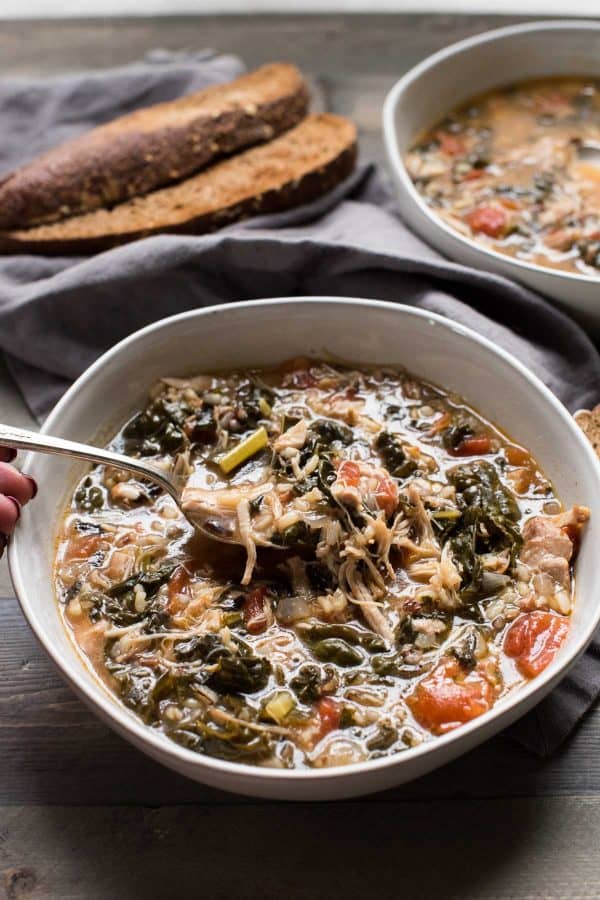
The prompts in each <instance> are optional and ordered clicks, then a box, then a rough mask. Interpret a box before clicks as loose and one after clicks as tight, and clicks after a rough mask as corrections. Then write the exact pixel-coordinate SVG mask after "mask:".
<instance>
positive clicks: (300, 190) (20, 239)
mask: <svg viewBox="0 0 600 900" xmlns="http://www.w3.org/2000/svg"><path fill="white" fill-rule="evenodd" d="M320 123H322V125H323V128H324V140H325V141H327V142H331V140H332V133H336V132H338V134H339V143H340V146H339V148H338V149H337V150H336V151H333V152H332V154H331V155H330V157H329V158H328V159H327V160H326V161H325V162H323V161H319V162H318V163H316V164H315V166H314V168H310V167H309V166H307V165H306V164H304V169H305V171H304V172H303V174H302V175H301V177H298V176H297V175H295V174H294V172H293V171H292V164H293V162H294V159H293V153H294V147H295V146H301V138H302V134H303V131H302V130H303V128H304V129H306V130H308V129H309V128H310V129H311V130H313V129H314V128H315V127H316V128H318V127H319V125H320ZM325 125H327V128H325ZM313 139H314V138H313ZM278 142H279V143H280V144H283V143H285V149H286V151H288V153H289V154H290V159H289V164H290V169H289V173H290V174H289V176H287V177H285V178H280V179H278V180H277V181H276V182H275V181H273V183H271V184H269V185H268V186H265V189H264V190H261V191H260V192H257V193H256V194H253V195H252V196H247V197H244V198H243V199H241V200H239V201H237V202H233V203H229V204H224V205H223V207H221V208H219V209H218V210H211V211H210V212H207V213H198V214H194V213H193V211H192V210H190V215H189V218H186V219H185V221H179V222H177V223H165V222H163V223H160V222H158V223H157V222H155V223H153V224H152V225H151V226H149V227H141V228H139V229H134V230H128V231H127V232H125V233H114V232H113V233H108V231H107V233H105V234H96V235H93V236H89V235H88V236H86V235H85V234H82V235H81V236H80V237H77V238H73V237H66V238H65V237H62V238H61V237H59V236H57V237H56V238H54V237H53V234H52V232H54V231H56V232H57V235H59V234H60V229H61V226H62V225H63V223H60V222H59V223H56V225H49V226H45V227H43V228H41V229H40V231H43V236H42V235H40V236H38V237H36V236H35V235H34V234H33V232H35V231H36V229H33V230H32V234H31V235H28V234H27V231H21V232H19V233H18V234H15V233H13V234H7V233H4V234H2V235H0V252H2V253H5V254H7V253H42V254H46V255H68V254H88V253H95V252H98V251H102V250H107V249H110V248H112V247H116V246H119V245H121V244H124V243H128V242H130V241H134V240H139V239H140V238H144V237H148V236H150V235H153V234H160V233H164V234H207V233H209V232H212V231H216V230H217V229H219V228H222V227H224V226H225V225H229V224H231V223H232V222H236V221H239V220H240V219H244V218H248V217H249V216H255V215H263V214H266V213H275V212H282V211H284V210H287V209H291V208H293V207H296V206H302V205H304V204H306V203H310V202H311V201H313V200H315V199H317V198H318V197H320V196H322V195H323V194H325V193H327V192H328V191H330V190H331V189H332V188H334V187H335V186H336V185H337V184H339V183H340V182H341V181H343V180H344V179H345V178H347V177H348V176H349V175H350V174H351V172H352V171H353V169H354V167H355V164H356V158H357V145H356V131H355V129H354V126H353V125H352V123H350V122H348V120H346V119H343V118H341V117H339V116H332V115H330V114H322V115H320V116H310V117H309V118H308V119H305V120H304V123H301V124H300V125H298V126H296V128H295V129H294V131H292V132H290V135H289V138H288V137H287V136H286V135H283V136H282V137H281V138H279V141H278ZM270 146H271V147H273V146H275V142H274V143H273V144H272V145H270ZM266 150H267V148H266V147H258V148H254V149H250V150H246V151H245V152H244V153H242V154H240V155H239V156H238V157H235V159H232V160H228V161H227V162H225V163H223V164H221V165H222V166H231V165H234V164H236V165H237V163H236V160H237V161H241V165H242V166H243V167H248V171H249V173H250V175H251V173H252V165H251V163H252V155H253V154H264V153H265V152H266ZM249 164H250V165H249ZM218 168H219V165H217V166H215V167H214V168H213V169H210V170H208V171H207V172H205V173H203V174H202V175H200V176H195V178H198V177H200V178H207V177H209V175H210V174H211V173H213V172H215V173H216V171H217V169H218ZM184 187H185V182H184V183H183V184H182V185H178V186H177V191H178V193H179V194H180V193H181V190H182V188H184ZM168 190H169V189H166V191H167V192H168ZM161 194H162V198H163V199H164V194H165V190H163V191H162V192H161ZM151 197H152V195H149V197H148V198H146V200H151ZM117 210H118V208H117ZM117 210H114V212H116V211H117Z"/></svg>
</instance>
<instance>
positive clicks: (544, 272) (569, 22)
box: [382, 19, 600, 285]
mask: <svg viewBox="0 0 600 900" xmlns="http://www.w3.org/2000/svg"><path fill="white" fill-rule="evenodd" d="M564 29H570V30H571V31H581V32H589V31H596V32H600V21H598V20H595V19H551V20H549V21H546V22H535V21H534V22H525V23H522V24H520V25H505V26H503V27H502V28H493V29H490V30H489V31H484V32H482V33H481V34H476V35H473V36H472V37H468V38H464V39H463V40H461V41H456V42H455V43H453V44H450V45H449V46H447V47H444V48H442V49H441V50H438V51H436V52H435V53H432V54H430V55H429V56H427V57H426V58H425V59H423V60H421V62H419V63H417V64H416V65H415V66H413V67H412V68H411V69H409V71H408V72H406V73H405V74H404V75H403V76H402V77H401V78H400V79H399V80H398V81H397V82H396V83H395V84H394V85H393V86H392V87H391V88H390V90H389V91H388V93H387V95H386V98H385V100H384V103H383V110H382V123H383V136H384V143H385V149H386V153H387V157H388V160H389V163H390V166H391V168H392V172H393V174H394V176H395V178H396V179H397V180H398V181H399V182H400V184H401V186H402V188H403V190H404V191H405V192H406V193H407V194H408V195H409V198H410V200H411V201H412V202H413V204H414V205H415V206H416V208H417V209H418V211H419V212H420V213H421V214H422V215H423V216H424V217H425V218H426V219H427V220H428V221H429V222H430V223H431V225H432V226H433V227H434V229H436V230H439V231H441V232H443V233H444V234H445V235H446V236H447V237H448V238H450V239H451V240H454V241H456V242H458V243H459V244H462V245H463V246H464V247H465V248H467V249H468V250H469V251H470V252H473V251H475V252H476V253H478V254H481V256H482V257H483V259H482V262H484V261H485V257H486V256H487V257H491V258H492V259H493V260H495V261H497V262H498V263H499V264H502V266H504V267H506V269H514V270H516V271H515V272H513V273H512V274H513V275H514V277H515V278H518V271H519V269H525V270H526V271H528V272H531V273H533V274H536V275H539V276H540V277H545V278H548V279H552V278H557V279H559V280H562V281H564V282H565V283H569V282H571V283H575V284H585V285H593V284H599V285H600V277H598V276H595V275H586V274H584V273H578V272H567V271H563V270H562V269H553V268H551V267H550V266H542V265H538V264H537V263H532V262H528V261H527V260H521V259H518V258H517V257H514V256H509V255H508V254H506V253H500V252H499V251H498V250H494V249H492V248H489V247H486V246H485V245H484V244H480V243H478V242H477V241H476V240H475V239H473V238H469V237H466V236H465V235H463V234H461V233H460V232H459V231H458V230H457V229H454V228H452V227H451V226H450V225H448V224H447V223H446V222H444V221H443V219H440V217H439V216H436V215H435V213H434V212H433V211H432V210H431V208H430V207H429V206H428V205H427V204H426V203H425V201H424V200H423V198H422V196H421V194H420V193H419V192H418V191H417V189H416V187H415V185H414V182H413V180H412V178H411V177H410V175H409V173H408V171H407V169H406V166H405V165H404V160H403V158H402V154H401V153H400V151H399V149H398V138H397V133H396V124H395V118H396V117H395V113H396V106H397V105H398V102H399V100H400V97H401V95H402V94H403V93H404V92H405V91H406V89H407V88H408V87H409V86H410V85H411V84H413V83H414V82H416V81H418V80H419V79H420V78H422V77H424V76H425V77H426V76H427V74H428V72H430V71H431V70H433V69H435V68H436V66H437V65H439V64H440V63H441V62H443V61H444V60H446V59H449V58H451V57H453V56H460V55H461V54H462V53H464V52H466V51H468V50H471V49H472V48H473V47H478V46H480V45H482V44H489V43H495V42H496V41H497V40H502V39H504V38H510V37H513V36H515V35H520V34H535V33H536V32H539V33H544V32H548V31H561V30H564ZM515 80H518V77H517V78H516V79H515ZM505 83H506V82H505ZM500 84H501V82H500V83H499V86H500ZM424 240H425V241H426V242H429V238H427V237H426V238H424ZM442 252H444V255H447V254H446V253H445V251H442Z"/></svg>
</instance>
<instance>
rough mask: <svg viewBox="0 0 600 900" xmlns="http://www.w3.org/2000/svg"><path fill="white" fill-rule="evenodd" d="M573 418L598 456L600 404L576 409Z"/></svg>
mask: <svg viewBox="0 0 600 900" xmlns="http://www.w3.org/2000/svg"><path fill="white" fill-rule="evenodd" d="M573 418H574V419H575V421H576V422H577V424H578V425H579V427H580V428H581V430H582V431H583V433H584V434H585V436H586V437H587V439H588V440H589V442H590V444H591V445H592V447H593V448H594V451H595V452H596V455H597V456H600V406H595V407H594V408H593V409H591V410H590V409H578V410H577V412H576V413H573Z"/></svg>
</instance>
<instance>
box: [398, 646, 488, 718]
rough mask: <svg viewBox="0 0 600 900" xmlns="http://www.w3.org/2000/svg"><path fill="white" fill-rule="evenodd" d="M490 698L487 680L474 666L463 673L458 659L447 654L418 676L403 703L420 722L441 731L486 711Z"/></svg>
mask: <svg viewBox="0 0 600 900" xmlns="http://www.w3.org/2000/svg"><path fill="white" fill-rule="evenodd" d="M493 702H494V692H493V689H492V686H491V684H490V683H489V681H488V680H487V679H486V678H485V677H484V676H483V675H482V674H481V672H479V671H477V669H475V670H473V671H472V672H469V674H468V675H465V673H464V670H463V669H462V668H461V666H460V664H459V662H458V660H455V659H451V658H447V659H443V660H441V662H439V663H438V665H437V666H436V667H435V668H434V669H433V670H432V671H431V672H430V673H429V675H426V676H425V678H423V679H422V681H420V682H419V683H418V685H417V686H416V688H415V689H414V691H413V693H412V694H411V695H410V696H409V697H408V699H407V703H408V705H409V707H410V709H411V711H412V714H413V716H414V717H415V719H416V720H417V722H418V723H419V724H420V725H423V727H424V728H427V729H429V731H432V732H433V733H434V734H445V733H446V732H447V731H451V730H452V729H453V728H457V727H458V726H459V725H462V724H464V723H465V722H470V721H471V719H475V718H476V717H477V716H480V715H481V714H482V713H484V712H487V711H488V709H490V708H491V706H492V704H493Z"/></svg>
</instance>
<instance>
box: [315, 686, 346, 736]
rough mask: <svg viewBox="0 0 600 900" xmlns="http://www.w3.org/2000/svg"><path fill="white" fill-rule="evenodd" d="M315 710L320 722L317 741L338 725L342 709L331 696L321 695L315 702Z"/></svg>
mask: <svg viewBox="0 0 600 900" xmlns="http://www.w3.org/2000/svg"><path fill="white" fill-rule="evenodd" d="M317 712H318V714H319V719H320V723H321V724H320V727H319V733H318V737H317V741H320V740H321V739H322V738H324V737H325V735H327V734H329V732H330V731H335V730H336V729H337V728H339V727H340V718H341V715H342V711H341V709H340V705H339V703H338V702H337V701H336V700H334V699H333V698H332V697H321V699H320V700H319V702H318V703H317Z"/></svg>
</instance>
